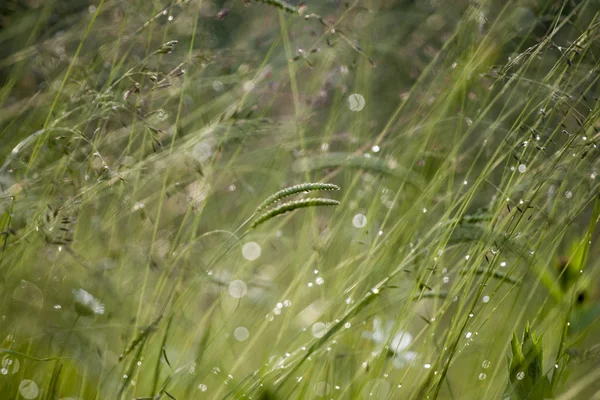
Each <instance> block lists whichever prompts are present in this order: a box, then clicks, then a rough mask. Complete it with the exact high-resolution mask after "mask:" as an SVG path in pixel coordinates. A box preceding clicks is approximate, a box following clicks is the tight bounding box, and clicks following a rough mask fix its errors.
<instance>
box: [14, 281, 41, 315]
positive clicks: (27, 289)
mask: <svg viewBox="0 0 600 400" xmlns="http://www.w3.org/2000/svg"><path fill="white" fill-rule="evenodd" d="M13 299H15V300H18V301H20V302H23V303H25V304H28V305H30V306H32V307H34V308H38V309H41V308H42V306H43V305H44V295H43V294H42V291H41V290H40V288H39V287H37V286H36V285H35V284H33V283H31V282H28V281H25V280H22V281H21V283H19V285H17V287H16V288H15V291H14V292H13Z"/></svg>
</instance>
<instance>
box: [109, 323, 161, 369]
mask: <svg viewBox="0 0 600 400" xmlns="http://www.w3.org/2000/svg"><path fill="white" fill-rule="evenodd" d="M162 317H163V315H162V314H161V315H159V316H158V318H156V320H155V321H154V322H152V323H151V324H150V325H149V326H148V327H147V328H146V329H144V330H143V331H142V332H141V333H140V334H139V335H138V336H137V337H136V338H135V339H133V340H132V341H131V343H130V344H129V346H127V348H126V349H125V350H124V351H123V353H121V355H119V361H121V360H122V359H123V358H125V356H126V355H128V354H129V353H131V352H132V351H133V349H135V348H136V347H137V345H138V344H140V343H141V342H142V340H144V339H146V338H147V337H148V335H150V334H151V333H152V332H154V331H155V330H156V327H157V326H158V323H159V322H160V320H161V319H162Z"/></svg>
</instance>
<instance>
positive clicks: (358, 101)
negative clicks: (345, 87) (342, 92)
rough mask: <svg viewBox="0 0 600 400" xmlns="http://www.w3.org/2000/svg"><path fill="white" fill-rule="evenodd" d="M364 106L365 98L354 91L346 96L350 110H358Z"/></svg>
mask: <svg viewBox="0 0 600 400" xmlns="http://www.w3.org/2000/svg"><path fill="white" fill-rule="evenodd" d="M364 107H365V98H364V97H363V96H362V95H360V94H358V93H354V94H351V95H350V96H348V108H350V110H351V111H354V112H358V111H360V110H362V109H363V108H364Z"/></svg>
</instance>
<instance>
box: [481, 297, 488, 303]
mask: <svg viewBox="0 0 600 400" xmlns="http://www.w3.org/2000/svg"><path fill="white" fill-rule="evenodd" d="M481 301H483V302H484V303H489V302H490V296H483V298H482V299H481Z"/></svg>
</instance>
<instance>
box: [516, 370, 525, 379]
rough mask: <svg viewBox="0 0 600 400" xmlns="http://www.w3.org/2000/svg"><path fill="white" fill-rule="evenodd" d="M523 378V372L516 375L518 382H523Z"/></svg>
mask: <svg viewBox="0 0 600 400" xmlns="http://www.w3.org/2000/svg"><path fill="white" fill-rule="evenodd" d="M523 378H525V372H523V371H521V372H518V373H517V379H518V380H520V381H521V380H523Z"/></svg>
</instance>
